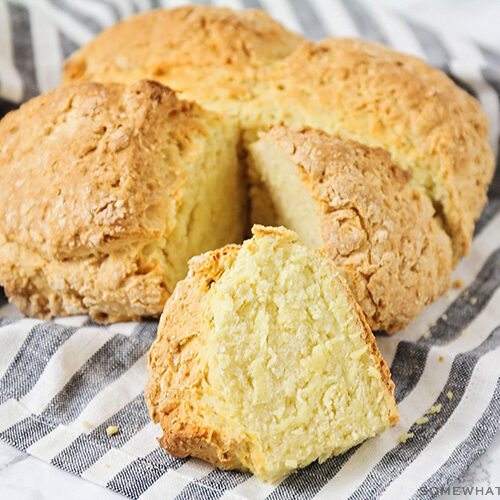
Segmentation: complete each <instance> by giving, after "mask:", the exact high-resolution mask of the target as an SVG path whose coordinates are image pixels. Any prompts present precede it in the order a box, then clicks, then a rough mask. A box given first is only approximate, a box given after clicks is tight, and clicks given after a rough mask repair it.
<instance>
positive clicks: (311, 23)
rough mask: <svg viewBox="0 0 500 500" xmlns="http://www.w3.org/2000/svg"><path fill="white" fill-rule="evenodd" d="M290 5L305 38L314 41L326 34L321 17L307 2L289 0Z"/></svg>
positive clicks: (324, 36)
mask: <svg viewBox="0 0 500 500" xmlns="http://www.w3.org/2000/svg"><path fill="white" fill-rule="evenodd" d="M290 6H291V7H292V9H293V10H294V11H295V17H296V18H297V19H298V20H299V22H300V25H301V26H302V28H303V31H304V34H305V36H306V37H307V38H309V39H310V40H312V41H316V40H321V39H323V38H326V37H327V36H328V33H327V31H326V29H325V27H324V26H323V23H322V21H321V19H320V18H319V17H318V16H317V14H316V11H315V10H314V8H313V7H312V5H311V4H310V3H309V2H304V1H303V0H290Z"/></svg>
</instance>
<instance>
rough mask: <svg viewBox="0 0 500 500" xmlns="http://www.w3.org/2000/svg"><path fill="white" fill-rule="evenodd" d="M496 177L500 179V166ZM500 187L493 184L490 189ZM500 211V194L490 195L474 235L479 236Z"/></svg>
mask: <svg viewBox="0 0 500 500" xmlns="http://www.w3.org/2000/svg"><path fill="white" fill-rule="evenodd" d="M495 177H498V179H499V180H500V168H499V167H498V166H497V168H496V173H495ZM497 189H499V190H500V188H499V187H494V185H493V184H492V185H491V186H490V190H491V191H494V190H497ZM499 211H500V196H495V197H493V196H489V201H488V204H487V205H486V206H485V207H484V208H483V211H482V212H481V217H479V219H478V221H477V222H476V227H475V229H474V237H476V236H478V235H479V234H480V233H481V232H482V231H483V230H484V229H485V228H487V227H488V224H489V223H490V222H491V220H492V219H493V218H494V217H495V215H496V214H497V213H498V212H499Z"/></svg>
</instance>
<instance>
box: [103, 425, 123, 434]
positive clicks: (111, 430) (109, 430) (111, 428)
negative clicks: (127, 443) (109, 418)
mask: <svg viewBox="0 0 500 500" xmlns="http://www.w3.org/2000/svg"><path fill="white" fill-rule="evenodd" d="M119 430H120V427H119V426H118V425H109V426H108V428H107V429H106V432H107V433H108V436H113V435H114V434H116V433H117V432H118V431H119Z"/></svg>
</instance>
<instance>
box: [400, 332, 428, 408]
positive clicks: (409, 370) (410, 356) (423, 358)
mask: <svg viewBox="0 0 500 500" xmlns="http://www.w3.org/2000/svg"><path fill="white" fill-rule="evenodd" d="M429 351H430V347H429V346H427V345H423V344H420V343H418V344H417V343H414V342H406V341H404V340H402V341H401V342H399V344H398V347H397V350H396V355H395V356H394V360H393V362H392V365H391V376H392V378H393V379H394V380H397V381H398V383H397V384H396V387H395V388H394V397H395V398H396V402H397V403H400V402H401V401H402V400H403V399H404V398H405V397H406V396H408V394H409V393H410V392H411V391H412V390H413V389H414V388H415V386H416V385H417V384H418V382H419V380H420V377H421V376H422V373H423V372H424V369H425V365H426V363H427V356H428V354H429Z"/></svg>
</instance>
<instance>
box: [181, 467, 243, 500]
mask: <svg viewBox="0 0 500 500" xmlns="http://www.w3.org/2000/svg"><path fill="white" fill-rule="evenodd" d="M251 477H252V475H251V474H248V473H244V472H239V471H225V470H220V469H214V470H213V471H212V472H210V473H209V474H207V475H206V476H204V477H202V478H200V479H197V480H196V481H192V482H191V483H189V484H188V485H187V486H186V487H185V488H184V489H183V490H182V491H181V492H180V493H179V494H178V495H177V496H176V497H175V500H190V499H192V498H196V499H201V500H209V499H210V500H212V499H216V498H220V497H221V496H222V495H223V494H224V493H225V492H226V491H229V490H232V489H233V488H236V486H238V485H239V484H241V483H243V482H245V481H247V480H248V479H250V478H251Z"/></svg>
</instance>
